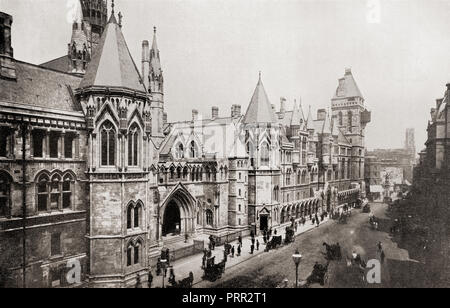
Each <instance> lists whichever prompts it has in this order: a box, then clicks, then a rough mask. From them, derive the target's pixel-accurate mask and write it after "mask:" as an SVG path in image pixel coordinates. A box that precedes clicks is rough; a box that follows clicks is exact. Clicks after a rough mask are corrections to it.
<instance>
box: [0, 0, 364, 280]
mask: <svg viewBox="0 0 450 308" xmlns="http://www.w3.org/2000/svg"><path fill="white" fill-rule="evenodd" d="M88 2H89V1H82V2H81V3H82V8H83V10H82V12H80V13H79V15H80V16H81V15H82V16H84V17H83V18H78V19H76V20H75V22H74V32H73V38H72V43H75V45H76V46H78V45H79V43H80V40H83V37H84V36H83V35H81V34H82V33H81V32H79V31H81V30H80V29H84V30H83V31H85V30H86V29H88V28H89V26H91V27H92V29H93V24H92V18H93V15H92V14H90V15H89V16H90V18H87V17H86V16H87V15H86V5H87V4H88ZM113 8H114V7H113ZM2 14H3V13H2ZM102 14H103V13H101V14H100V16H103V15H102ZM2 16H6V17H8V18H3V19H2V20H4V21H5V25H4V26H3V25H2V27H1V29H3V33H5V31H7V30H8V31H9V30H10V27H11V22H10V21H12V17H10V16H9V15H6V14H3V15H2ZM95 16H96V15H95ZM89 22H90V24H88V23H89ZM75 24H76V27H75ZM95 28H96V31H97V32H98V33H99V34H101V37H100V35H99V37H98V39H97V40H96V43H95V44H92V42H89V41H88V45H87V46H91V48H92V49H93V50H92V52H90V53H89V57H86V58H82V59H81V60H83V61H85V62H88V63H89V65H86V66H84V64H82V68H83V69H82V70H81V71H80V70H78V69H75V70H67V67H64V68H63V67H56V66H52V65H47V64H46V65H42V66H36V65H32V64H28V63H23V62H20V61H17V60H15V59H14V58H13V55H12V47H11V46H10V40H3V41H2V49H1V51H2V53H1V54H0V59H2V61H3V62H2V63H6V60H5V59H7V61H9V62H8V63H9V64H8V69H9V73H8V74H7V75H2V78H1V79H0V89H1V91H0V116H1V119H2V124H1V127H0V128H1V133H2V134H1V140H0V146H1V147H0V187H1V192H0V201H1V203H0V205H1V208H0V210H1V211H0V226H1V229H0V242H1V244H2V245H1V249H2V251H1V254H0V256H1V258H2V260H0V266H5V264H6V265H7V268H8V270H10V271H11V273H12V274H11V277H13V278H12V279H10V281H9V283H10V284H16V285H20V283H21V277H22V267H21V261H19V260H20V256H23V255H24V250H23V246H22V242H21V237H22V236H23V234H25V236H26V242H25V256H26V262H25V263H26V270H27V272H26V273H27V275H26V278H27V279H26V285H27V286H50V287H51V286H54V287H56V286H68V281H67V277H68V276H67V275H66V274H67V272H68V271H69V270H70V269H71V268H70V267H67V266H66V265H67V264H68V262H69V261H73V260H78V261H79V262H80V266H81V282H82V283H87V284H88V285H89V286H93V287H129V286H132V285H134V284H135V283H136V279H137V276H140V277H141V281H142V282H143V283H145V282H146V277H147V275H146V274H147V273H148V269H149V267H150V266H151V265H152V264H153V263H154V262H155V260H156V258H157V257H158V256H159V254H160V251H161V249H162V247H167V245H169V244H170V243H174V242H180V241H183V240H184V238H185V237H189V238H197V237H202V236H205V235H206V236H210V235H213V236H216V237H218V238H223V237H224V236H228V235H232V236H235V235H237V234H241V235H246V234H248V233H249V232H250V231H251V230H253V231H254V232H261V231H262V230H264V229H267V228H271V227H283V226H287V225H288V224H290V223H291V222H292V221H294V220H298V219H301V218H302V217H304V216H309V215H313V214H315V213H322V212H331V211H334V210H335V209H336V208H337V206H339V205H342V204H343V203H348V202H356V200H357V198H358V197H359V192H360V188H362V190H363V191H364V189H363V187H364V181H363V175H362V172H361V170H364V153H365V151H364V128H365V125H366V124H367V123H368V122H369V121H370V113H368V111H367V110H366V108H365V106H364V99H363V97H362V95H361V94H360V92H359V90H358V91H355V89H357V85H356V83H355V81H354V78H353V75H352V73H351V72H350V70H347V71H346V73H345V77H344V78H343V79H341V80H340V81H339V86H338V90H337V91H336V96H335V97H334V98H333V99H332V101H331V111H329V112H327V111H326V110H325V109H321V110H319V111H318V113H317V118H316V119H314V118H313V116H312V112H311V108H310V109H309V113H308V115H307V116H306V117H305V115H304V114H303V109H302V106H301V104H297V102H295V103H294V108H293V110H286V108H285V100H284V99H282V100H281V106H280V110H279V111H276V110H275V107H274V106H273V105H272V104H271V103H270V102H269V99H268V97H267V94H266V92H265V89H264V86H263V84H262V78H261V76H260V78H259V81H258V83H257V86H256V89H255V92H254V94H253V96H252V98H251V100H250V104H249V106H248V109H247V111H246V113H245V114H241V106H240V105H233V106H232V108H231V114H230V116H225V117H222V116H220V114H219V109H218V108H217V107H213V108H212V113H211V117H208V118H203V117H202V116H201V115H199V114H198V112H197V111H195V110H194V111H193V113H192V119H189V120H187V121H183V122H175V123H167V115H166V114H165V112H164V105H165V102H164V78H163V71H162V68H161V63H160V61H161V60H160V53H159V49H158V47H157V43H156V29H155V34H154V35H155V37H154V39H153V44H152V47H151V48H150V46H149V44H148V41H144V42H143V45H142V47H143V53H142V69H141V71H140V72H139V71H138V70H137V68H136V66H135V65H134V61H133V59H132V57H131V55H130V53H129V51H128V47H127V45H126V41H125V38H124V36H123V34H122V31H121V20H120V17H119V21H117V19H116V16H115V13H114V11H112V13H111V16H110V18H109V21H108V22H106V21H104V22H103V21H102V18H100V19H99V20H96V24H95ZM4 29H6V30H4ZM99 30H101V31H100V32H99ZM80 33H81V34H80ZM4 37H6V36H5V35H3V36H2V38H4ZM77 48H78V47H77ZM77 53H78V51H77ZM11 72H12V73H11ZM68 72H69V73H68ZM30 79H31V80H32V82H31V83H30V82H27V80H30ZM36 98H37V99H36ZM341 113H342V114H344V115H345V116H342V118H340V117H341ZM350 113H351V114H352V116H351V119H350V118H346V116H348V115H349V114H350ZM22 132H23V133H22ZM22 142H24V145H25V152H24V153H25V157H24V158H23V157H22V154H23V152H22ZM22 168H25V169H22ZM23 172H25V174H26V178H22V173H23ZM23 193H25V198H23V195H22V194H23ZM24 205H25V206H26V217H23V214H24V211H23V209H24V208H23V206H24ZM24 222H25V223H26V228H23V223H24ZM24 230H25V233H23V231H24ZM16 254H18V255H20V256H19V257H18V256H17V255H16ZM11 259H14V262H10V261H9V260H11ZM69 278H70V277H69ZM70 286H73V283H72V284H70Z"/></svg>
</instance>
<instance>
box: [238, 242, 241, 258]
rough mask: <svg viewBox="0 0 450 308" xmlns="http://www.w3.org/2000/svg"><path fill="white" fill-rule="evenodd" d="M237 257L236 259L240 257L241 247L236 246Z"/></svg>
mask: <svg viewBox="0 0 450 308" xmlns="http://www.w3.org/2000/svg"><path fill="white" fill-rule="evenodd" d="M237 256H238V257H240V256H241V245H238V248H237Z"/></svg>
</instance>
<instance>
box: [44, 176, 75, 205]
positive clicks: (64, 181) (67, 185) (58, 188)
mask: <svg viewBox="0 0 450 308" xmlns="http://www.w3.org/2000/svg"><path fill="white" fill-rule="evenodd" d="M74 183H75V181H74V178H73V176H72V175H71V174H69V173H67V174H65V175H64V177H62V176H61V175H60V174H54V175H53V176H52V177H51V178H50V176H49V175H48V174H46V173H44V174H42V175H40V176H39V178H38V179H37V183H36V191H37V198H36V200H37V210H38V212H49V211H55V210H64V209H71V208H72V199H73V190H74V188H73V186H74Z"/></svg>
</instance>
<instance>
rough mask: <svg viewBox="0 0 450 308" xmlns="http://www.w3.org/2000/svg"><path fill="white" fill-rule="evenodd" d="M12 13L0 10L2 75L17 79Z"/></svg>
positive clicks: (0, 71)
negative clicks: (12, 35) (12, 36)
mask: <svg viewBox="0 0 450 308" xmlns="http://www.w3.org/2000/svg"><path fill="white" fill-rule="evenodd" d="M12 23H13V18H12V16H11V15H8V14H5V13H2V12H0V77H4V78H9V79H16V66H15V62H14V50H13V48H12V45H11V26H12Z"/></svg>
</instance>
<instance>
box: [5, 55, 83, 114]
mask: <svg viewBox="0 0 450 308" xmlns="http://www.w3.org/2000/svg"><path fill="white" fill-rule="evenodd" d="M15 67H16V75H17V80H5V79H0V101H5V102H12V103H20V104H26V105H31V106H36V107H44V108H51V109H57V110H63V111H81V106H80V105H79V104H77V103H76V101H75V100H74V98H73V96H72V91H73V90H74V89H76V88H78V85H79V84H80V81H81V78H80V77H77V76H74V75H71V74H67V73H62V72H57V71H54V70H51V69H48V68H44V67H40V66H37V65H33V64H29V63H25V62H21V61H17V60H16V61H15Z"/></svg>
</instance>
